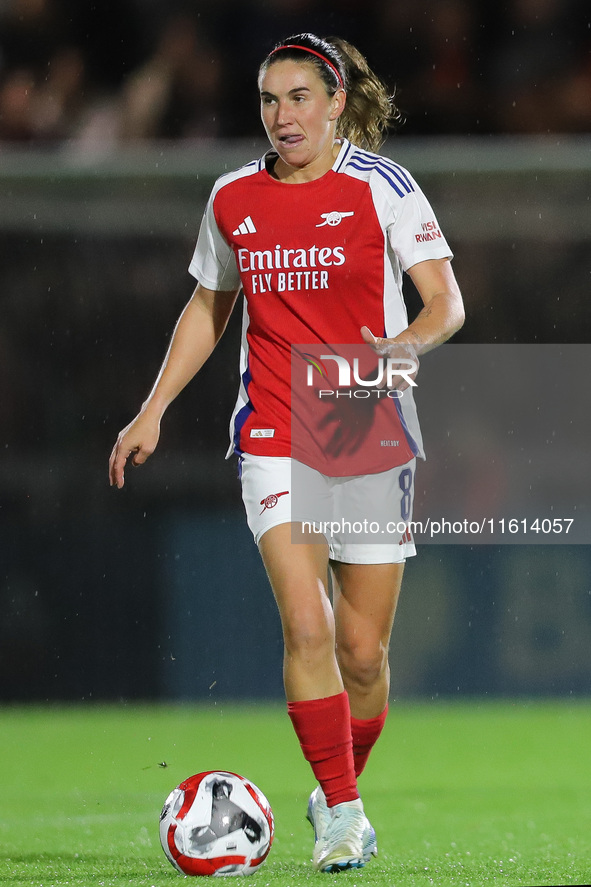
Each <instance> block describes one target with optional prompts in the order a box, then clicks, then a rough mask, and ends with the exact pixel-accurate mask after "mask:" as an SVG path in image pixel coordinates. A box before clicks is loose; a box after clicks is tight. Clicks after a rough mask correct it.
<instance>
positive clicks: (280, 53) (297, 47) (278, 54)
mask: <svg viewBox="0 0 591 887" xmlns="http://www.w3.org/2000/svg"><path fill="white" fill-rule="evenodd" d="M286 58H289V59H293V60H294V61H298V62H301V61H306V62H308V63H310V64H313V65H314V67H315V68H316V71H317V73H318V75H319V76H320V78H321V80H322V81H323V83H324V86H325V89H326V91H327V93H328V94H329V95H334V94H335V92H336V91H337V90H338V89H339V88H343V89H345V90H346V93H347V102H346V104H345V109H344V111H343V113H342V114H341V116H340V117H339V119H338V121H337V130H336V134H337V136H340V137H341V138H346V139H349V141H350V142H352V143H353V144H354V145H357V146H358V147H360V148H366V149H367V150H369V151H377V150H378V149H379V148H380V146H381V145H382V143H383V141H384V139H385V137H386V134H387V132H388V129H389V128H390V127H391V126H393V125H394V124H395V123H398V122H400V120H401V115H400V112H399V111H398V109H397V108H396V106H395V105H394V101H393V96H390V95H389V93H388V89H387V87H386V86H385V84H384V83H382V81H381V80H380V79H379V77H378V76H377V75H376V74H374V72H373V71H372V70H371V68H370V67H369V65H368V64H367V61H366V59H365V58H364V56H363V55H362V54H361V53H360V52H359V50H358V49H356V48H355V47H354V46H353V45H352V44H351V43H348V42H347V41H346V40H343V39H342V38H341V37H333V38H331V40H330V41H329V40H325V39H323V38H322V37H317V36H316V35H315V34H297V35H294V36H293V37H288V38H287V40H285V41H283V42H282V43H279V44H277V46H276V47H275V49H273V50H272V51H271V52H270V53H269V55H268V56H267V58H266V59H265V61H264V62H263V64H262V65H261V74H262V73H264V72H265V71H266V70H267V68H269V67H270V66H271V65H272V64H273V63H274V62H277V61H281V60H282V59H286Z"/></svg>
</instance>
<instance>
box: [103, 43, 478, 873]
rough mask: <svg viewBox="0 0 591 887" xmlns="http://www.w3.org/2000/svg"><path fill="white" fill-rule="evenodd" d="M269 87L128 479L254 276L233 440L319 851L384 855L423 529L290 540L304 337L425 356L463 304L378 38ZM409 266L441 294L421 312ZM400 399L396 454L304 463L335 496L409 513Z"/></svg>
mask: <svg viewBox="0 0 591 887" xmlns="http://www.w3.org/2000/svg"><path fill="white" fill-rule="evenodd" d="M259 88H260V97H261V116H262V121H263V125H264V128H265V131H266V133H267V136H268V138H269V140H270V142H271V150H270V151H269V152H268V153H267V154H266V155H265V156H264V157H263V158H262V159H261V160H258V161H255V162H252V163H250V164H248V165H247V166H245V167H243V168H242V169H239V170H237V171H235V172H232V173H229V174H227V175H224V176H222V177H221V178H220V179H219V180H218V182H217V183H216V185H215V187H214V189H213V192H212V195H211V198H210V201H209V203H208V206H207V209H206V212H205V216H204V219H203V223H202V226H201V230H200V233H199V238H198V242H197V246H196V249H195V254H194V256H193V260H192V262H191V265H190V271H191V273H192V274H193V275H194V276H195V277H196V279H197V281H198V283H197V287H196V289H195V291H194V293H193V296H192V298H191V299H190V301H189V303H188V304H187V306H186V307H185V309H184V311H183V312H182V314H181V316H180V318H179V321H178V323H177V326H176V328H175V332H174V335H173V338H172V341H171V344H170V348H169V350H168V353H167V355H166V358H165V360H164V363H163V365H162V368H161V371H160V373H159V375H158V378H157V380H156V383H155V385H154V387H153V389H152V391H151V393H150V395H149V396H148V398H147V400H146V401H145V403H144V404H143V406H142V408H141V411H140V413H139V414H138V416H137V417H136V418H135V419H134V420H133V421H132V422H131V423H130V425H128V426H127V427H126V428H125V429H124V430H123V431H122V432H121V433H120V434H119V437H118V439H117V442H116V444H115V447H114V449H113V453H112V455H111V460H110V481H111V484H112V485H115V486H117V487H119V488H120V487H122V486H123V482H124V467H125V464H126V461H127V459H128V458H130V457H131V460H132V462H133V464H135V465H139V464H141V463H143V462H145V460H146V459H147V458H148V456H149V455H150V454H151V453H152V452H153V451H154V448H155V447H156V445H157V442H158V438H159V433H160V420H161V418H162V415H163V413H164V411H165V409H166V408H167V406H168V405H169V404H170V403H171V401H172V400H173V399H174V398H175V397H176V396H177V395H178V394H179V392H180V391H181V390H182V389H183V388H184V386H185V385H186V384H187V383H188V382H189V381H190V379H192V378H193V376H194V375H195V373H197V371H198V370H199V369H200V367H201V366H202V365H203V363H204V362H205V360H206V359H207V357H208V356H209V355H210V353H211V352H212V350H213V348H214V347H215V345H216V343H217V342H218V340H219V338H220V336H221V335H222V333H223V331H224V328H225V326H226V324H227V322H228V318H229V316H230V313H231V311H232V309H233V307H234V304H235V302H236V298H237V295H238V291H239V289H240V288H242V289H243V291H244V296H245V301H244V334H243V350H242V380H241V385H240V392H239V396H238V402H237V404H236V409H235V411H234V414H233V417H232V423H231V439H232V445H231V449H232V450H233V451H234V452H235V453H237V454H238V456H239V463H240V469H241V482H242V491H243V499H244V503H245V507H246V513H247V520H248V523H249V526H250V527H251V529H252V531H253V534H254V538H255V540H256V543H257V545H258V547H259V549H260V552H261V555H262V558H263V562H264V564H265V567H266V570H267V573H268V576H269V580H270V583H271V586H272V589H273V593H274V595H275V598H276V601H277V605H278V608H279V613H280V616H281V622H282V628H283V635H284V647H285V655H284V683H285V691H286V696H287V702H288V711H289V715H290V717H291V719H292V722H293V725H294V728H295V731H296V734H297V736H298V738H299V741H300V744H301V747H302V751H303V754H304V755H305V757H306V759H307V760H308V761H309V762H310V764H311V767H312V770H313V772H314V775H315V777H316V779H317V781H318V783H319V785H318V787H317V788H316V789H315V790H314V791H313V792H312V795H311V796H310V801H309V804H308V818H309V820H310V822H311V823H312V825H313V827H314V832H315V846H314V856H313V862H314V866H315V867H316V868H317V869H318V870H320V871H326V872H331V871H338V870H341V869H346V868H353V867H361V866H363V865H364V864H365V863H366V862H368V861H369V860H370V858H371V856H372V855H376V854H377V843H376V837H375V833H374V830H373V828H372V827H371V825H370V823H369V821H368V819H367V818H366V815H365V812H364V809H363V804H362V802H361V799H360V796H359V792H358V789H357V777H358V776H359V775H360V773H361V772H362V770H363V769H364V767H365V764H366V761H367V759H368V756H369V753H370V751H371V749H372V747H373V745H374V744H375V742H376V741H377V739H378V736H379V735H380V732H381V730H382V728H383V725H384V721H385V718H386V712H387V705H388V690H389V667H388V647H389V641H390V633H391V629H392V623H393V619H394V613H395V610H396V604H397V600H398V595H399V591H400V584H401V579H402V572H403V569H404V562H405V558H406V557H407V556H408V555H411V554H414V545H413V543H412V539H411V538H410V537H409V535H408V534H405V535H404V536H402V538H400V539H396V540H395V541H394V542H393V543H390V544H383V543H382V544H366V543H365V542H359V543H355V542H353V543H351V540H350V539H345V538H344V537H339V534H338V533H335V534H333V536H332V537H330V538H329V539H328V541H327V540H326V539H325V538H324V536H318V535H313V536H310V537H309V538H308V540H306V541H303V542H294V541H292V528H293V526H294V522H295V519H294V517H292V511H291V499H292V493H293V492H294V490H293V488H292V477H291V468H292V458H291V457H292V449H291V441H290V430H291V429H290V408H291V390H290V358H291V353H290V349H291V346H292V345H294V344H296V343H297V344H303V343H308V344H309V345H310V346H312V345H318V344H325V343H326V344H327V346H328V344H329V343H353V344H355V343H359V345H360V347H364V348H365V349H366V350H367V352H368V353H370V349H373V350H374V351H375V352H376V353H378V354H381V355H386V354H394V355H395V356H396V357H399V353H398V352H397V349H398V348H400V346H405V347H406V348H408V347H409V346H412V348H413V349H414V352H413V353H416V354H421V353H423V352H425V351H428V350H429V349H430V348H433V347H435V346H436V345H438V344H440V343H442V342H444V341H446V340H447V339H448V338H449V337H450V336H451V335H452V334H453V333H454V332H456V331H457V330H458V329H459V328H460V327H461V325H462V323H463V318H464V314H463V307H462V299H461V295H460V291H459V289H458V286H457V283H456V280H455V277H454V274H453V272H452V270H451V265H450V261H449V260H450V258H451V252H450V250H449V247H448V245H447V243H446V241H445V239H444V238H443V236H442V234H441V231H440V229H439V226H438V224H437V221H436V219H435V217H434V215H433V211H432V209H431V207H430V206H429V204H428V202H427V200H426V198H425V197H424V195H423V194H422V192H421V190H420V189H419V187H418V185H417V184H416V182H415V181H414V179H413V178H412V177H411V176H410V174H409V173H408V172H407V171H406V170H404V169H403V168H402V167H400V166H398V165H397V164H396V163H393V162H391V161H390V160H386V159H385V158H383V157H381V156H380V155H378V154H375V153H371V152H372V151H374V150H377V148H378V147H379V143H380V139H381V136H382V133H383V132H384V131H385V129H386V127H387V126H388V124H389V123H390V122H391V121H392V119H393V117H394V115H395V109H394V107H393V105H392V103H391V101H390V99H389V97H388V94H387V92H386V90H385V87H384V86H383V85H382V84H381V82H380V81H379V80H378V79H377V77H376V76H375V75H374V74H373V73H372V71H371V70H370V69H369V67H368V65H367V62H366V61H365V59H364V58H363V56H362V55H361V54H360V53H359V52H358V51H357V50H356V49H355V48H354V47H352V46H351V45H350V44H348V43H346V42H345V41H343V40H341V39H334V40H332V41H330V42H329V41H327V40H324V39H321V38H318V37H316V36H314V35H310V34H299V35H297V36H294V37H290V38H288V39H287V40H285V41H284V42H283V43H281V44H279V45H278V46H277V47H276V48H275V49H274V50H273V51H272V52H270V53H269V55H268V56H267V58H266V59H265V60H264V62H263V64H262V65H261V68H260V72H259ZM402 271H406V272H407V273H408V274H409V275H410V277H411V278H412V280H413V282H414V284H415V286H416V288H417V290H418V292H419V294H420V296H421V298H422V300H423V302H424V307H423V309H422V310H421V311H420V313H419V314H418V316H417V317H416V318H415V319H414V320H413V321H412V323H411V324H410V325H409V324H408V318H407V315H406V310H405V307H404V302H403V299H402V291H401V286H402ZM372 331H373V332H372ZM374 332H375V333H376V334H377V335H374ZM363 343H367V344H366V345H365V346H364V345H363ZM368 345H369V346H370V348H368V347H367V346H368ZM317 368H318V367H317ZM411 381H412V380H411V379H409V378H408V377H407V380H406V382H404V383H403V384H402V385H400V386H399V388H400V389H403V388H404V387H405V386H408V384H409V382H411ZM405 394H406V392H405ZM382 401H384V398H382ZM386 406H387V407H389V408H390V413H391V415H393V416H394V420H395V421H396V422H397V423H398V425H397V439H396V440H395V441H390V442H389V443H392V444H394V443H395V444H396V446H391V447H390V446H388V447H386V448H384V450H383V452H382V451H380V457H381V461H378V462H376V463H375V464H374V465H373V468H372V469H371V470H367V472H366V471H365V470H363V472H362V471H349V472H348V474H349V475H350V476H343V472H342V470H341V473H340V474H339V473H338V472H335V476H334V477H333V476H331V475H330V471H327V470H324V471H319V470H315V468H314V465H305V466H304V470H305V471H306V472H307V474H306V483H308V482H309V483H311V484H312V487H313V488H314V489H315V491H316V493H317V495H318V497H319V499H320V500H322V501H323V502H325V503H326V501H332V502H333V505H334V504H335V503H336V504H337V511H338V509H340V508H341V507H342V508H346V506H347V503H348V501H349V500H351V501H352V500H358V499H359V497H360V496H361V498H363V497H365V499H366V500H367V499H368V498H369V499H370V501H371V502H372V503H375V504H376V506H378V505H379V504H380V501H379V500H383V501H385V502H386V504H387V507H388V508H389V509H390V512H389V513H396V514H397V516H401V517H402V518H403V519H404V520H407V519H408V517H409V514H410V504H411V501H412V481H413V479H414V464H415V457H416V456H417V455H419V456H421V455H422V451H421V445H420V437H419V435H418V432H417V431H416V430H415V429H414V426H413V424H412V415H411V413H412V410H411V411H410V413H409V411H408V406H407V407H405V406H404V404H402V406H400V408H398V406H396V407H395V405H393V404H392V402H391V401H390V402H389V403H386ZM405 409H406V412H405ZM387 443H388V442H387ZM370 461H371V460H370ZM298 464H299V460H298ZM336 475H338V476H336ZM395 508H397V509H398V512H394V511H393V510H394V509H395ZM333 513H334V512H333ZM309 516H311V517H314V515H309ZM330 589H332V596H330V595H329V591H330ZM331 597H332V600H331Z"/></svg>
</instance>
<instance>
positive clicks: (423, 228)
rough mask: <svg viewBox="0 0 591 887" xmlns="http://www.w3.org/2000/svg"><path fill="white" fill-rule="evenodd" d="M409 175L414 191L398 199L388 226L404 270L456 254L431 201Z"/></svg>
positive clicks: (389, 235)
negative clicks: (392, 219) (419, 263)
mask: <svg viewBox="0 0 591 887" xmlns="http://www.w3.org/2000/svg"><path fill="white" fill-rule="evenodd" d="M407 176H408V181H409V184H410V186H411V188H412V190H410V191H409V193H406V194H405V196H404V197H403V198H402V199H401V200H398V201H397V202H396V204H397V205H396V208H395V215H394V221H393V223H392V224H391V225H389V226H388V229H387V233H388V240H389V243H390V246H391V247H392V249H393V250H394V252H395V253H396V255H397V257H398V259H399V261H400V264H401V265H402V268H403V269H404V270H405V271H407V270H408V269H409V268H411V267H412V266H413V265H416V264H417V263H418V262H424V261H425V260H427V259H448V258H452V257H453V253H452V251H451V249H450V248H449V244H448V243H447V241H446V239H445V237H444V236H443V234H442V232H441V228H440V227H439V223H438V221H437V219H436V217H435V213H434V212H433V209H432V208H431V205H430V203H429V201H428V200H427V198H426V197H425V195H424V194H423V192H422V191H421V189H420V188H419V186H418V185H417V183H416V182H415V181H414V179H412V177H410V175H408V174H407Z"/></svg>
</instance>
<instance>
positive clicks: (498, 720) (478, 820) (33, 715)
mask: <svg viewBox="0 0 591 887" xmlns="http://www.w3.org/2000/svg"><path fill="white" fill-rule="evenodd" d="M590 751H591V703H589V702H578V703H566V702H565V703H556V702H546V703H527V702H523V701H521V702H515V703H511V702H502V703H501V702H496V703H478V702H472V703H462V704H446V703H442V702H438V703H433V704H427V703H420V704H419V703H417V704H397V703H394V704H392V705H391V709H390V716H389V718H388V722H387V725H386V729H385V731H384V734H383V735H382V738H381V739H380V742H379V744H378V745H377V746H376V748H375V750H374V753H373V755H372V758H371V759H370V763H369V764H368V767H367V770H366V772H365V773H364V774H363V776H362V777H361V780H360V788H361V791H362V795H363V798H364V802H365V807H366V811H367V813H368V815H369V817H370V819H371V820H372V822H373V824H374V826H375V828H376V832H377V834H378V846H379V850H380V855H379V856H378V858H377V860H373V861H372V862H371V863H370V864H369V865H368V866H367V867H366V868H365V869H362V870H356V871H351V872H347V873H344V874H340V875H324V874H319V873H316V872H314V871H313V870H312V867H311V864H310V862H309V859H310V856H311V852H312V830H311V828H310V826H309V824H308V823H307V822H306V821H305V819H304V814H305V809H306V803H307V798H308V794H309V792H310V790H311V789H312V787H313V780H312V777H311V774H310V771H309V769H308V765H307V764H306V763H305V761H303V759H302V757H301V753H300V750H299V746H298V744H297V741H296V739H295V736H294V735H293V733H292V728H291V724H290V723H289V720H288V718H287V715H286V714H285V709H284V707H283V706H282V705H277V706H263V705H256V706H246V705H231V704H218V705H212V706H208V707H198V706H196V707H188V706H187V707H162V706H157V707H137V706H126V705H121V706H109V707H96V706H87V707H73V708H62V707H52V706H47V707H45V708H40V707H34V708H20V707H15V708H12V707H8V708H4V709H0V786H1V790H2V805H1V811H0V884H1V885H10V887H62V885H64V887H65V885H69V887H94V885H96V887H103V885H104V887H123V885H125V887H129V885H142V887H144V885H145V887H166V885H168V884H170V885H174V884H175V883H180V881H179V879H180V878H181V877H182V876H181V875H179V874H178V873H176V872H175V870H174V869H173V868H172V867H171V866H170V864H169V863H168V861H167V860H166V858H165V857H164V854H163V853H162V851H161V849H160V843H159V839H158V816H159V813H160V809H161V806H162V804H163V802H164V799H165V798H166V796H167V794H168V793H169V791H170V790H171V789H172V788H173V787H174V786H175V785H177V784H178V783H179V782H180V781H181V780H182V779H184V778H185V777H187V776H189V775H191V774H192V773H196V772H199V771H201V770H209V769H228V770H235V771H237V772H239V773H242V774H244V775H245V776H248V777H249V778H250V779H252V780H253V781H254V782H255V783H256V784H257V785H259V786H260V788H261V789H262V790H263V792H265V794H266V795H267V797H268V798H269V800H270V801H271V804H272V806H273V810H274V813H275V819H276V837H275V843H274V845H273V849H272V851H271V854H270V856H269V859H268V860H267V862H266V863H265V865H264V866H263V867H262V868H261V869H260V871H258V872H257V873H255V874H254V875H252V877H251V880H250V881H249V883H251V884H252V885H253V887H255V885H259V887H263V885H264V887H266V885H269V887H275V885H277V887H297V885H302V884H307V883H318V884H319V885H320V884H321V883H323V884H325V885H329V884H332V883H335V881H338V883H339V887H344V885H346V884H349V885H350V887H358V885H368V887H369V885H380V887H381V885H383V887H393V885H396V887H428V885H437V887H440V885H443V887H445V885H466V887H479V885H483V887H484V885H487V887H489V885H491V884H492V885H498V887H501V885H502V887H511V885H520V884H522V885H529V887H532V885H567V884H577V885H579V884H589V883H590V881H591V756H590ZM164 765H166V766H164ZM195 882H196V883H197V881H195ZM214 883H223V882H220V881H216V882H214Z"/></svg>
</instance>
